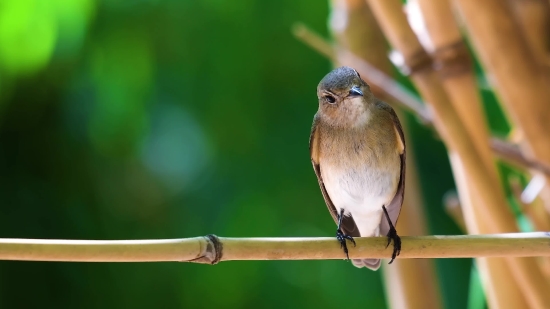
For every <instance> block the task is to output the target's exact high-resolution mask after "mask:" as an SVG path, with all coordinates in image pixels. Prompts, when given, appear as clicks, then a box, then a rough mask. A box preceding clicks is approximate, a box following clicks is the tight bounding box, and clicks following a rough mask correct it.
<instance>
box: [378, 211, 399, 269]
mask: <svg viewBox="0 0 550 309" xmlns="http://www.w3.org/2000/svg"><path fill="white" fill-rule="evenodd" d="M382 209H383V210H384V215H385V216H386V219H387V220H388V225H389V226H390V231H389V232H388V235H386V236H388V244H387V245H386V248H387V247H388V246H389V245H390V243H391V241H392V240H393V253H392V255H391V261H390V262H389V263H388V264H391V263H393V260H395V257H397V256H398V255H399V253H401V237H399V235H397V231H396V230H395V227H394V226H393V223H392V222H391V220H390V216H389V215H388V211H387V210H386V206H384V205H382Z"/></svg>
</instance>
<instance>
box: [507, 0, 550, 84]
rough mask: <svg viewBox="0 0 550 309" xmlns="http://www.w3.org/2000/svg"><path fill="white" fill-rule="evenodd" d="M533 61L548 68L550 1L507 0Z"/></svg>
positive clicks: (549, 66)
mask: <svg viewBox="0 0 550 309" xmlns="http://www.w3.org/2000/svg"><path fill="white" fill-rule="evenodd" d="M508 3H509V5H510V6H511V8H512V11H513V15H514V17H515V18H516V20H517V22H518V24H519V26H520V29H521V33H522V34H523V37H524V38H525V40H526V41H527V43H528V47H529V49H530V51H531V53H532V54H533V56H534V58H535V61H536V62H537V63H538V64H539V65H540V66H543V67H545V68H546V71H547V73H550V71H548V70H549V69H550V3H549V2H548V1H547V0H508Z"/></svg>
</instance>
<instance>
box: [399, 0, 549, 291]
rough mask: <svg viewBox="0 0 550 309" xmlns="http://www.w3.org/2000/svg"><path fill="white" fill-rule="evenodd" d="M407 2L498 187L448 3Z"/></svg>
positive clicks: (472, 78)
mask: <svg viewBox="0 0 550 309" xmlns="http://www.w3.org/2000/svg"><path fill="white" fill-rule="evenodd" d="M408 3H409V5H417V7H418V12H419V13H420V14H421V16H422V18H421V19H419V20H421V21H423V22H424V23H425V27H422V29H425V31H417V34H418V32H422V33H420V35H423V36H425V37H426V39H425V40H428V41H429V43H430V44H427V45H429V46H427V48H426V49H427V50H428V51H429V52H430V53H431V55H432V57H433V58H434V60H435V65H434V67H435V68H436V70H437V71H438V73H439V76H440V79H441V81H442V84H443V87H444V88H445V91H446V92H447V93H448V94H449V96H450V99H451V103H452V104H453V106H454V107H455V109H456V110H457V113H458V116H459V118H460V119H461V121H462V122H463V123H464V125H465V127H466V129H467V131H468V133H469V135H470V138H471V139H472V140H473V141H474V143H475V144H476V146H477V149H478V151H479V152H480V155H481V156H482V158H483V161H484V164H485V167H486V168H487V169H488V172H489V173H490V175H492V176H493V177H495V179H494V180H493V181H494V183H495V185H497V186H498V171H497V169H496V165H495V163H494V158H493V154H492V151H491V149H490V147H489V130H488V125H487V123H486V121H485V116H484V114H483V110H482V102H481V100H480V97H479V95H478V90H477V84H476V78H475V75H474V72H473V63H472V61H471V59H470V57H469V54H468V51H467V49H466V44H465V42H464V41H463V39H462V36H461V34H460V31H459V28H458V25H457V24H456V21H455V19H454V16H453V12H452V8H451V3H450V2H449V0H439V1H431V0H413V1H409V2H408ZM410 13H413V12H410ZM409 19H410V18H409ZM421 42H422V40H421ZM538 265H539V264H537V266H538ZM530 269H532V271H533V274H531V278H538V279H537V281H534V280H532V279H531V280H529V282H533V284H536V282H539V281H543V279H544V276H540V275H539V274H540V267H532V266H531V267H530ZM514 270H515V271H517V272H523V270H519V269H518V268H512V271H514ZM524 275H525V274H524V273H517V274H516V275H515V277H523V276H524ZM549 287H550V286H549ZM540 292H541V293H543V292H542V291H540ZM544 294H545V293H544ZM549 300H550V299H549Z"/></svg>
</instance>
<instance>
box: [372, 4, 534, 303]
mask: <svg viewBox="0 0 550 309" xmlns="http://www.w3.org/2000/svg"><path fill="white" fill-rule="evenodd" d="M368 3H369V4H370V5H371V8H372V10H373V12H374V13H375V16H376V17H377V19H378V21H379V23H380V25H381V27H382V29H383V30H384V32H385V34H386V36H387V37H388V39H389V41H390V43H391V44H392V45H393V46H394V47H395V48H396V49H397V50H398V51H399V52H400V53H401V54H402V55H403V58H404V59H405V63H407V65H408V67H410V68H412V69H411V71H412V72H413V74H412V75H411V79H412V80H413V82H414V83H415V85H416V86H417V88H418V90H419V91H420V93H421V94H422V95H423V97H424V98H425V100H426V101H427V102H429V103H431V106H432V107H433V110H434V112H435V115H436V118H435V119H434V120H435V124H436V127H437V128H438V131H439V132H440V134H441V135H442V136H443V137H444V139H445V142H446V143H447V145H448V147H449V148H450V150H451V151H450V158H451V163H452V165H453V170H454V174H455V179H456V180H457V185H458V188H459V193H460V195H461V200H462V204H463V206H464V207H463V208H464V213H465V217H466V222H467V224H468V230H469V231H470V232H474V233H475V232H482V233H487V232H489V231H491V230H516V229H517V227H516V226H515V222H514V218H513V217H512V215H511V214H510V213H509V212H508V211H507V210H506V208H503V207H502V206H503V205H506V200H505V198H504V194H503V192H502V188H501V187H500V185H499V184H498V183H494V181H493V180H494V179H495V177H491V176H489V175H488V173H489V172H490V169H487V168H485V166H484V164H483V159H482V157H481V155H480V154H479V152H478V151H476V147H475V146H474V143H473V142H472V141H471V140H470V139H469V138H468V134H467V131H466V129H465V127H464V126H463V125H462V123H461V122H460V120H459V118H458V117H457V114H456V112H455V110H454V108H453V107H452V105H451V104H450V103H449V99H448V97H447V95H446V93H445V92H444V90H443V88H442V87H441V85H440V84H439V82H438V77H437V76H436V75H435V74H434V72H433V71H432V70H431V67H430V59H429V57H428V56H427V55H426V53H425V51H424V50H423V48H422V46H421V45H420V43H419V42H418V39H417V38H416V36H415V35H414V33H413V32H412V30H411V29H410V27H409V25H408V24H407V22H406V20H405V16H404V14H403V12H402V8H401V3H400V2H399V1H398V0H368ZM466 175H467V176H466ZM487 218H491V219H490V220H489V219H487ZM479 262H480V263H479V264H480V270H481V273H482V275H483V278H484V282H485V283H486V285H485V287H486V291H487V294H488V299H489V301H490V303H491V304H492V306H493V307H499V308H514V307H517V306H523V305H525V304H526V303H525V298H524V297H523V296H522V293H521V292H523V293H526V295H531V294H533V295H532V296H533V297H529V299H530V300H531V301H533V299H534V301H533V302H534V303H537V304H538V303H541V302H543V301H544V299H543V300H542V301H541V300H540V299H541V298H544V297H545V296H544V295H540V294H539V293H537V292H538V291H539V290H540V288H538V289H536V292H532V291H526V288H525V286H523V287H522V286H521V284H517V285H516V284H515V282H516V280H517V282H519V283H523V284H524V283H528V284H527V285H528V286H529V287H533V286H535V287H536V286H537V284H539V283H540V281H541V280H539V279H540V278H537V277H535V278H532V276H536V274H533V271H532V270H533V267H535V268H536V264H535V263H534V261H532V260H529V261H519V260H514V259H508V260H506V263H505V262H504V261H502V260H494V259H490V260H480V261H479ZM505 265H509V266H510V269H514V272H513V273H514V274H515V275H516V277H515V278H513V277H512V275H511V272H510V269H509V268H507V267H505ZM522 271H523V273H522ZM539 277H541V276H540V274H539ZM542 286H544V285H542ZM520 289H521V290H520ZM528 293H531V294H528ZM530 304H531V303H530Z"/></svg>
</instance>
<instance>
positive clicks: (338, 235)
mask: <svg viewBox="0 0 550 309" xmlns="http://www.w3.org/2000/svg"><path fill="white" fill-rule="evenodd" d="M346 239H347V240H349V241H351V243H352V244H353V246H354V247H355V246H356V244H355V240H354V239H353V237H351V236H350V235H346V234H344V233H343V232H342V230H341V229H337V230H336V240H338V242H339V243H340V248H342V249H344V253H345V254H346V260H349V254H348V246H347V244H346Z"/></svg>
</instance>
